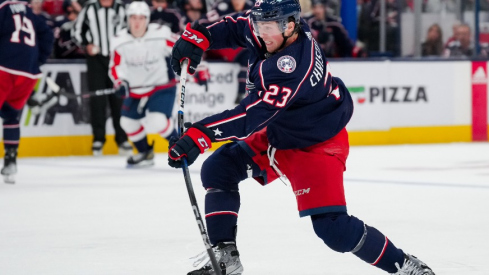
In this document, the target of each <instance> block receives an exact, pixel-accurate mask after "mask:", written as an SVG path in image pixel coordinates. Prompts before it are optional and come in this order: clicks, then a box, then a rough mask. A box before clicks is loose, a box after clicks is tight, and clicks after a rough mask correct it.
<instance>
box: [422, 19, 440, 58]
mask: <svg viewBox="0 0 489 275" xmlns="http://www.w3.org/2000/svg"><path fill="white" fill-rule="evenodd" d="M442 53H443V33H442V30H441V27H440V25H438V24H433V25H431V26H430V28H429V29H428V33H427V34H426V40H425V41H424V42H423V44H421V55H422V56H441V55H442Z"/></svg>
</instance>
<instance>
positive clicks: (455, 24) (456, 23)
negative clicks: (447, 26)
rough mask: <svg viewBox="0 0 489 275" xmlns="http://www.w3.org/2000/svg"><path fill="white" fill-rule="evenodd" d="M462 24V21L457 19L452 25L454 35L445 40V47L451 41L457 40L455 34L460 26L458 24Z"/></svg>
mask: <svg viewBox="0 0 489 275" xmlns="http://www.w3.org/2000/svg"><path fill="white" fill-rule="evenodd" d="M460 24H461V23H460V22H459V21H456V22H455V23H454V24H453V25H452V35H451V36H450V37H449V38H448V39H447V41H446V42H445V45H444V48H446V47H448V44H450V42H452V41H455V40H457V38H456V37H455V34H456V33H457V28H458V26H460Z"/></svg>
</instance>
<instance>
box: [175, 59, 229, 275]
mask: <svg viewBox="0 0 489 275" xmlns="http://www.w3.org/2000/svg"><path fill="white" fill-rule="evenodd" d="M187 64H188V60H187V59H184V61H183V62H182V64H181V68H183V69H181V71H180V72H181V73H180V104H179V109H178V135H179V136H180V139H178V140H175V139H172V140H170V149H169V153H168V156H169V157H168V164H169V165H170V166H172V167H182V170H183V177H184V178H185V185H186V186H187V192H188V196H189V198H190V203H191V205H192V210H193V212H194V216H195V221H196V222H197V225H198V227H199V230H200V235H201V236H202V240H203V241H204V245H205V248H206V250H207V254H208V255H209V258H210V261H211V264H212V269H214V271H215V273H216V274H219V273H218V272H219V271H221V274H222V275H225V274H226V266H225V264H224V263H221V266H219V264H218V263H217V260H216V256H215V255H214V252H213V251H212V246H211V242H210V240H209V237H208V236H207V232H206V229H205V226H204V221H203V219H202V215H201V214H200V210H199V206H198V205H197V199H196V198H195V193H194V189H193V186H192V180H191V179H190V172H189V170H188V165H189V164H188V163H187V157H189V163H190V164H191V163H192V162H193V161H195V159H196V158H197V156H198V155H199V154H200V153H203V152H204V151H205V150H206V149H209V148H210V146H211V139H210V138H209V137H208V136H206V135H205V134H204V133H203V132H202V131H205V129H207V128H206V127H204V126H201V127H202V128H201V129H199V128H200V127H198V126H197V127H190V128H189V129H188V130H187V132H186V133H185V134H184V130H185V128H184V127H185V126H184V106H185V83H186V81H187V66H188V65H187ZM199 126H200V125H199ZM204 128H205V129H204ZM207 131H210V132H211V133H213V132H212V131H211V130H209V129H207ZM212 138H213V135H212ZM200 140H203V141H204V142H203V143H207V145H204V144H203V143H200ZM198 144H199V145H198ZM205 147H207V148H206V149H204V148H205ZM190 158H191V159H190ZM190 161H191V162H190Z"/></svg>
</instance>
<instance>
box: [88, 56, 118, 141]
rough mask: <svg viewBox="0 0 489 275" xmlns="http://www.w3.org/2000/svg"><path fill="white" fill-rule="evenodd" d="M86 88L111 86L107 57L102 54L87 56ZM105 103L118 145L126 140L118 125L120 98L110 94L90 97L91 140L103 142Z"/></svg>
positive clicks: (105, 115) (98, 88) (99, 88)
mask: <svg viewBox="0 0 489 275" xmlns="http://www.w3.org/2000/svg"><path fill="white" fill-rule="evenodd" d="M87 79H88V89H89V90H90V91H91V92H93V91H96V90H101V89H108V88H113V84H112V80H111V79H110V77H109V57H105V56H102V55H99V54H98V55H95V56H87ZM107 103H108V104H109V106H110V114H111V116H112V123H113V125H114V129H115V141H116V142H117V144H118V145H120V144H121V143H123V142H125V141H127V136H126V133H125V132H124V130H122V127H121V125H120V118H121V108H122V98H120V97H118V96H116V95H114V94H111V95H103V96H93V97H90V124H91V125H92V132H93V141H94V142H95V141H101V142H102V143H105V123H106V121H107Z"/></svg>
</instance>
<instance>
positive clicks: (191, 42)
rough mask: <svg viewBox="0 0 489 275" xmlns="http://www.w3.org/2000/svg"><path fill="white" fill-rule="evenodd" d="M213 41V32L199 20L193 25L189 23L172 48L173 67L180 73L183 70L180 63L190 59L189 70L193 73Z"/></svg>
mask: <svg viewBox="0 0 489 275" xmlns="http://www.w3.org/2000/svg"><path fill="white" fill-rule="evenodd" d="M211 43H212V39H211V33H210V32H209V31H208V30H207V28H206V27H204V26H202V25H200V24H199V22H198V21H195V22H194V23H193V24H192V26H190V23H188V24H187V27H186V28H185V31H184V32H183V34H182V36H181V37H180V38H179V39H178V40H177V42H176V43H175V45H174V46H173V49H172V53H171V56H172V57H171V67H172V68H173V71H175V73H176V74H178V75H180V71H181V70H182V68H181V66H180V63H181V62H182V61H183V60H184V59H188V60H189V62H188V66H187V72H188V73H189V74H191V75H193V74H194V73H195V70H196V69H197V66H198V65H199V63H200V60H201V59H202V55H203V54H204V51H205V50H207V48H209V46H210V44H211Z"/></svg>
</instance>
